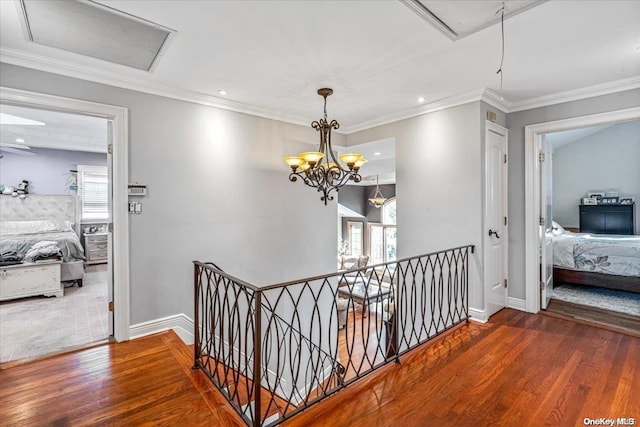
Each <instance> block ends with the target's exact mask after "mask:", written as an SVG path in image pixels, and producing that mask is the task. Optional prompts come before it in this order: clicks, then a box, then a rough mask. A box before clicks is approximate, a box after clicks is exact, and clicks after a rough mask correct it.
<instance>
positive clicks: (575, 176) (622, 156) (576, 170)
mask: <svg viewBox="0 0 640 427" xmlns="http://www.w3.org/2000/svg"><path fill="white" fill-rule="evenodd" d="M590 191H591V192H593V191H602V192H608V191H615V192H617V193H619V195H620V196H633V197H635V200H636V201H638V202H640V121H635V122H626V123H619V124H617V125H615V126H613V127H610V128H607V129H604V130H602V131H600V132H598V133H595V134H593V135H589V136H587V137H585V138H582V139H580V140H578V141H575V142H573V143H571V144H567V145H564V146H562V147H560V148H558V149H557V150H555V151H554V153H553V219H554V220H555V221H556V222H558V223H559V224H560V225H562V226H568V227H578V226H579V225H580V217H579V213H578V204H579V202H580V198H582V197H586V195H587V193H588V192H590ZM639 215H640V210H636V231H635V234H639V232H638V230H639V228H640V221H639Z"/></svg>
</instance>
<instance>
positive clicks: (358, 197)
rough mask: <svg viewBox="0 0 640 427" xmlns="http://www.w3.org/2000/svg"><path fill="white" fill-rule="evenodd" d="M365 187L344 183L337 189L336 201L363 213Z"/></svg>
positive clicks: (364, 208)
mask: <svg viewBox="0 0 640 427" xmlns="http://www.w3.org/2000/svg"><path fill="white" fill-rule="evenodd" d="M365 188H366V187H362V186H359V185H346V186H344V187H342V188H341V189H340V191H338V203H340V204H341V205H342V206H346V207H348V208H349V209H351V210H353V211H356V212H358V213H359V214H361V215H364V214H365V210H366V207H365V204H364V200H365V197H364V196H365Z"/></svg>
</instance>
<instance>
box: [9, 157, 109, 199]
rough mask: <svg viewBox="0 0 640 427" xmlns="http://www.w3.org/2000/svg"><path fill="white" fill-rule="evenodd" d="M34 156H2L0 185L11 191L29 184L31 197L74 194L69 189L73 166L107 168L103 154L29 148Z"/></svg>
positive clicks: (74, 167)
mask: <svg viewBox="0 0 640 427" xmlns="http://www.w3.org/2000/svg"><path fill="white" fill-rule="evenodd" d="M29 151H30V152H31V153H33V154H35V155H34V156H29V155H27V156H25V155H20V154H12V153H3V155H4V157H3V158H2V159H0V184H3V185H6V186H8V185H10V186H12V187H15V186H16V185H17V184H18V183H19V182H20V181H22V180H23V179H26V180H27V181H29V193H32V194H75V191H72V190H70V189H69V185H70V184H71V173H70V172H69V171H70V170H71V169H74V170H75V169H76V167H77V165H90V166H107V154H106V153H104V154H101V153H87V152H83V151H67V150H49V149H46V148H32V149H31V150H29Z"/></svg>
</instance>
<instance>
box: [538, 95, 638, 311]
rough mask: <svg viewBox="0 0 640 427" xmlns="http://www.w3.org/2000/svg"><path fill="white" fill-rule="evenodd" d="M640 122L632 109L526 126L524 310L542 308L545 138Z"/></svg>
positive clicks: (636, 112) (634, 109) (636, 111)
mask: <svg viewBox="0 0 640 427" xmlns="http://www.w3.org/2000/svg"><path fill="white" fill-rule="evenodd" d="M639 119H640V108H631V109H627V110H620V111H614V112H608V113H602V114H595V115H591V116H584V117H576V118H571V119H565V120H559V121H554V122H547V123H540V124H536V125H529V126H526V127H525V194H526V196H525V296H526V301H525V307H526V311H528V312H530V313H537V312H539V311H540V309H541V285H540V282H541V281H542V279H543V278H544V276H541V271H542V270H543V269H542V268H541V265H542V264H541V262H542V260H541V257H540V251H541V247H542V246H543V243H544V242H543V239H542V237H541V236H542V233H541V231H540V227H541V225H540V224H541V219H544V210H545V207H546V204H544V203H542V200H541V199H542V195H543V192H542V190H541V182H542V181H541V176H542V174H543V173H545V172H546V170H544V169H543V168H544V161H541V160H540V159H541V154H542V151H541V149H542V138H543V135H545V134H547V133H551V132H558V131H563V130H571V129H577V128H582V127H587V126H596V125H604V124H612V123H619V122H625V121H631V120H639Z"/></svg>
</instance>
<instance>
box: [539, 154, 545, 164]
mask: <svg viewBox="0 0 640 427" xmlns="http://www.w3.org/2000/svg"><path fill="white" fill-rule="evenodd" d="M538 160H540V161H541V162H544V153H540V154H538Z"/></svg>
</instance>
